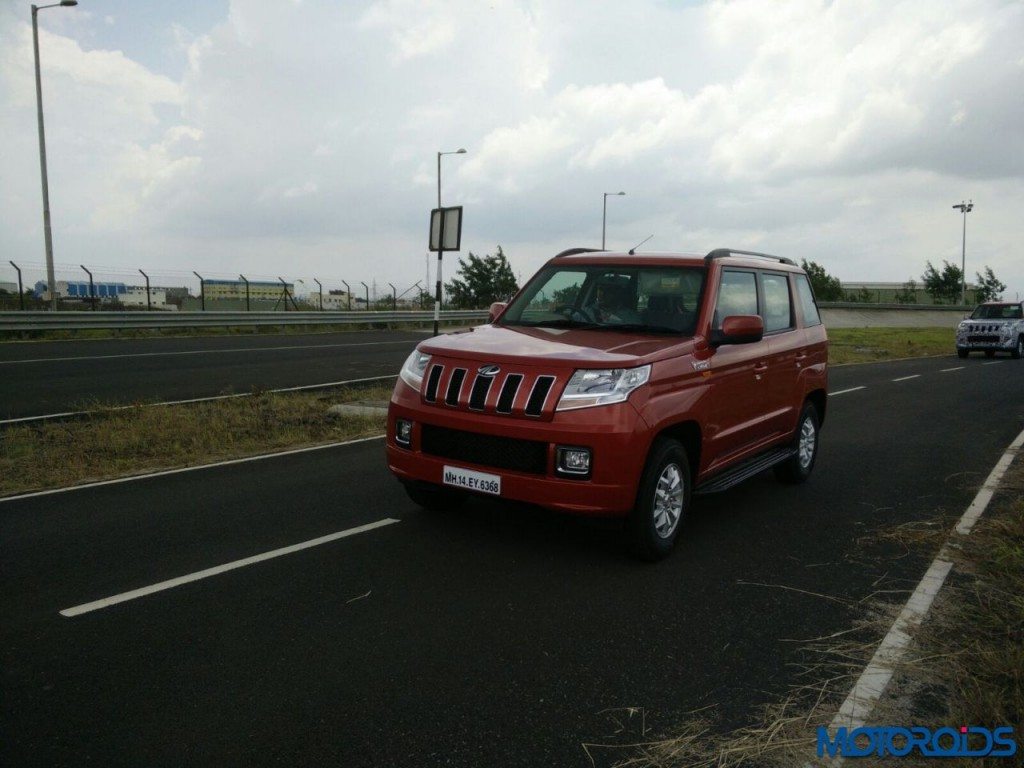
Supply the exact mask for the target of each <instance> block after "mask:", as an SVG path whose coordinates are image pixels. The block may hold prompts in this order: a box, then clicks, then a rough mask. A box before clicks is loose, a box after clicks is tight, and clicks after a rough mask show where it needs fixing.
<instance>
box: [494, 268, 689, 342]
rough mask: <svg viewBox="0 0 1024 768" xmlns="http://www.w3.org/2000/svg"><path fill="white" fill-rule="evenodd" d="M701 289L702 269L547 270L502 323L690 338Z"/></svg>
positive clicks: (533, 282)
mask: <svg viewBox="0 0 1024 768" xmlns="http://www.w3.org/2000/svg"><path fill="white" fill-rule="evenodd" d="M703 287H704V270H703V269H700V268H693V267H662V266H657V267H644V266H635V267H634V266H625V265H612V266H609V265H603V264H601V265H568V264H567V265H565V266H561V265H557V264H555V265H549V266H547V267H545V268H544V269H543V270H541V272H540V273H539V274H538V275H537V276H536V277H535V278H534V279H533V280H531V281H530V284H529V285H527V286H526V288H525V290H524V291H523V292H522V293H521V294H520V295H519V296H518V297H516V299H515V300H514V301H513V302H512V303H511V304H510V305H509V307H508V309H507V310H506V311H505V314H504V315H503V316H502V319H501V324H502V325H516V326H530V327H547V328H590V329H599V330H606V329H607V330H619V331H639V332H641V333H643V332H647V333H671V334H680V335H683V336H692V335H693V332H694V328H695V327H696V325H697V309H698V307H699V306H700V296H701V291H702V290H703Z"/></svg>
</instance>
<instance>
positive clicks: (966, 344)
mask: <svg viewBox="0 0 1024 768" xmlns="http://www.w3.org/2000/svg"><path fill="white" fill-rule="evenodd" d="M1016 346H1017V339H1015V338H1012V337H1011V338H1007V339H1004V338H1000V339H998V340H995V341H970V340H969V339H968V338H967V337H961V336H957V339H956V348H957V349H966V350H967V351H969V352H983V351H993V352H1012V351H1013V350H1014V348H1015V347H1016Z"/></svg>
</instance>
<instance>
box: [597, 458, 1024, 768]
mask: <svg viewBox="0 0 1024 768" xmlns="http://www.w3.org/2000/svg"><path fill="white" fill-rule="evenodd" d="M953 522H954V521H951V520H949V519H948V518H943V519H938V520H934V521H926V522H919V523H912V524H905V525H901V526H899V527H897V528H894V529H891V530H888V531H882V532H880V533H879V535H878V536H876V537H873V540H874V542H875V543H879V544H881V543H883V542H888V543H889V544H892V543H896V544H898V545H900V546H903V547H907V548H910V549H917V550H919V552H920V553H922V554H925V555H926V556H928V557H929V558H930V557H931V556H932V555H934V554H935V553H937V552H938V551H939V549H940V548H941V547H942V545H943V544H944V543H945V542H946V540H947V537H948V536H949V531H950V530H951V529H952V527H953ZM952 545H953V546H952V547H951V548H950V549H951V550H952V551H953V552H954V553H955V559H954V569H953V572H952V575H951V577H950V579H949V580H948V581H947V583H946V584H945V586H944V587H943V589H942V591H941V592H940V593H939V595H938V597H937V598H936V600H935V603H934V604H933V605H932V608H931V611H930V612H929V614H928V616H927V618H926V619H925V621H924V622H923V624H922V625H921V626H920V627H919V628H918V630H917V631H916V632H915V633H914V637H913V640H912V643H911V645H910V650H909V653H908V654H907V655H906V657H905V658H904V659H903V661H902V662H901V663H900V664H899V665H898V666H897V667H896V668H895V670H894V676H893V679H892V681H891V682H890V684H889V686H888V688H887V689H886V693H885V695H884V696H883V697H882V699H881V701H880V702H879V703H878V705H877V706H876V707H875V710H874V712H873V713H872V717H871V719H870V721H869V723H868V725H873V726H903V727H908V726H912V725H913V726H924V727H926V728H929V729H932V730H933V731H934V730H936V729H938V728H946V727H952V728H953V729H959V728H960V726H963V725H969V726H982V727H987V728H989V729H993V728H996V727H1000V726H1011V727H1012V728H1013V729H1014V738H1015V740H1016V742H1017V745H1018V748H1017V754H1016V755H1015V756H1013V757H1000V758H995V757H988V758H979V757H972V758H942V759H941V760H936V759H935V758H926V757H919V756H917V755H916V754H915V755H910V756H907V757H902V758H894V757H889V756H886V757H877V756H871V757H864V758H857V759H852V760H848V761H847V764H848V765H854V764H856V765H857V766H858V767H859V768H883V767H884V766H888V765H893V764H894V763H899V764H900V765H901V766H908V768H926V766H934V765H935V764H936V763H937V762H940V763H942V765H943V766H948V767H949V768H968V766H971V768H977V766H992V768H995V767H996V766H999V767H1000V768H1014V767H1016V768H1020V767H1021V766H1024V733H1022V728H1024V460H1017V461H1016V462H1015V464H1014V465H1013V467H1011V469H1010V471H1009V472H1008V473H1007V474H1006V476H1005V477H1004V479H1003V483H1002V485H1001V487H1000V491H999V493H998V494H997V495H996V497H995V499H994V500H993V502H992V504H991V505H990V507H989V509H988V510H987V512H986V514H985V515H984V516H983V517H982V518H981V520H980V521H979V522H978V524H977V525H976V526H975V528H974V530H973V532H972V533H971V534H970V535H969V536H955V537H954V539H953V541H952ZM865 546H870V544H865ZM883 592H884V591H883ZM894 594H895V596H896V598H897V602H893V601H892V599H891V598H892V597H893V596H894ZM894 594H890V595H889V598H890V599H888V600H886V599H881V598H884V597H885V595H884V593H883V594H880V595H879V596H878V597H879V599H876V600H869V601H863V602H862V603H855V604H851V605H850V606H849V607H850V608H851V609H852V610H853V616H854V618H853V619H852V621H851V623H850V626H849V628H848V629H846V630H843V631H839V632H836V633H834V634H832V635H829V636H827V637H822V638H814V639H812V640H809V641H804V642H803V643H802V645H801V653H800V656H801V658H802V659H803V660H804V661H803V663H802V664H801V665H800V667H799V668H798V670H797V673H796V679H797V683H796V684H794V685H793V686H792V687H791V688H790V690H789V691H788V693H787V694H786V695H785V696H783V697H781V698H780V699H777V700H775V701H772V702H770V703H768V704H766V705H763V706H762V707H760V708H759V709H757V710H756V711H754V712H752V713H751V715H750V717H749V719H748V723H749V724H748V725H745V726H743V727H740V728H738V729H733V730H726V729H723V728H722V726H721V724H720V723H719V722H718V719H717V717H716V712H715V709H714V708H713V707H712V708H706V709H703V710H700V711H695V712H693V713H691V714H690V715H689V716H688V717H686V718H685V719H683V720H682V721H681V722H678V723H677V724H676V725H675V726H674V727H673V728H672V735H671V736H669V737H667V738H661V739H657V740H652V739H651V738H650V736H648V737H647V738H646V739H636V740H635V742H634V743H632V744H626V743H618V744H610V745H609V744H606V745H593V744H587V745H584V750H585V752H586V754H587V755H588V757H590V759H591V762H592V763H593V764H594V765H595V766H596V765H608V766H616V767H617V768H669V767H670V766H671V767H672V768H684V767H685V768H740V766H744V767H750V768H782V766H787V767H791V766H802V767H806V768H825V767H826V766H832V765H833V763H831V762H829V761H828V758H827V757H826V758H818V757H817V755H816V746H817V728H818V726H827V725H828V724H829V723H830V722H831V720H832V718H833V716H834V715H835V713H836V711H837V710H838V708H839V706H840V705H841V704H842V702H843V699H844V698H845V697H846V695H847V694H848V693H849V691H850V689H851V688H852V686H853V684H854V682H855V681H856V679H857V678H858V677H859V675H860V673H861V671H862V670H863V669H864V666H865V665H866V663H867V662H868V660H869V659H870V658H871V656H872V654H874V652H875V649H876V648H877V646H878V643H879V642H880V640H881V638H882V637H883V636H884V635H885V633H886V632H887V631H888V629H889V627H890V626H891V624H892V621H893V619H894V618H895V616H896V614H897V613H898V612H899V610H900V609H901V608H902V601H903V599H904V598H905V597H906V592H902V591H901V592H899V593H894ZM821 597H823V598H826V599H836V598H833V597H829V596H824V595H823V596H821ZM642 733H643V731H642V730H641V734H642ZM942 743H943V744H948V743H949V742H948V739H947V740H946V741H944V742H942ZM971 746H972V748H978V747H984V743H983V740H982V741H976V740H972V742H971Z"/></svg>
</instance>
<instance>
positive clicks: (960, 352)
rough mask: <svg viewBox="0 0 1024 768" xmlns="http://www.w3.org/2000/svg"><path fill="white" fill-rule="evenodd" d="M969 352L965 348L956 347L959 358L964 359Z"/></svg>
mask: <svg viewBox="0 0 1024 768" xmlns="http://www.w3.org/2000/svg"><path fill="white" fill-rule="evenodd" d="M969 354H971V353H970V352H969V351H968V350H966V349H958V350H957V351H956V356H957V357H959V358H960V359H961V360H966V359H967V356H968V355H969Z"/></svg>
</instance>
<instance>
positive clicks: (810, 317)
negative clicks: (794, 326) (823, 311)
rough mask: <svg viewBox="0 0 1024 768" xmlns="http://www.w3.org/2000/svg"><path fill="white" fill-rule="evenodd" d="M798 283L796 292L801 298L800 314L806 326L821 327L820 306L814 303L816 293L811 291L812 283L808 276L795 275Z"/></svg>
mask: <svg viewBox="0 0 1024 768" xmlns="http://www.w3.org/2000/svg"><path fill="white" fill-rule="evenodd" d="M793 277H794V279H795V281H796V292H797V295H798V296H799V297H800V314H801V316H802V317H803V320H804V325H805V326H807V327H808V328H809V327H811V326H812V325H821V316H820V315H819V314H818V305H817V304H816V303H815V302H814V291H812V290H811V283H810V281H809V280H808V279H807V275H794V276H793Z"/></svg>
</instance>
